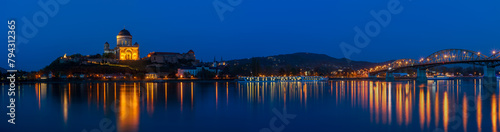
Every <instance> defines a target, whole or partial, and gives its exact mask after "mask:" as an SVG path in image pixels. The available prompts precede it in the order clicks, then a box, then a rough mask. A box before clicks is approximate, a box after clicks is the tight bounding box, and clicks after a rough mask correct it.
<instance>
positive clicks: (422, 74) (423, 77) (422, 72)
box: [416, 68, 427, 83]
mask: <svg viewBox="0 0 500 132" xmlns="http://www.w3.org/2000/svg"><path fill="white" fill-rule="evenodd" d="M426 71H427V69H423V68H418V69H417V78H416V81H417V82H418V83H424V82H427V72H426Z"/></svg>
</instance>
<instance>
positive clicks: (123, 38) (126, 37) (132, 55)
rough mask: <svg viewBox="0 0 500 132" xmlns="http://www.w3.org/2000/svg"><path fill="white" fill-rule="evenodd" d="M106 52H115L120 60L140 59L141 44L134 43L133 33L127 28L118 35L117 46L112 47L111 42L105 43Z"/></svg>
mask: <svg viewBox="0 0 500 132" xmlns="http://www.w3.org/2000/svg"><path fill="white" fill-rule="evenodd" d="M104 53H108V54H115V56H116V59H119V60H139V44H138V43H137V42H135V44H133V45H132V35H131V34H130V32H129V31H128V30H126V29H123V30H121V31H120V32H119V33H118V35H117V36H116V47H115V48H114V49H110V47H109V43H108V42H106V43H104Z"/></svg>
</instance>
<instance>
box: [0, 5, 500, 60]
mask: <svg viewBox="0 0 500 132" xmlns="http://www.w3.org/2000/svg"><path fill="white" fill-rule="evenodd" d="M40 1H42V2H44V1H47V0H40ZM48 1H52V0H48ZM214 1H215V0H162V1H154V2H152V1H147V2H146V1H144V0H70V1H69V3H67V4H64V5H60V6H59V10H58V12H57V13H54V14H55V15H54V16H53V17H52V16H48V22H47V23H46V24H45V25H43V26H41V27H36V28H37V29H38V32H37V33H36V34H35V35H33V37H32V38H29V39H27V40H29V42H28V43H18V45H17V56H16V59H17V65H18V66H17V67H18V69H22V70H39V69H41V68H43V67H44V66H46V65H48V64H50V62H52V61H53V60H54V59H56V58H57V57H60V56H62V55H64V54H65V53H67V54H68V55H70V54H74V53H81V54H83V55H88V54H98V53H99V54H102V52H103V44H104V43H105V42H106V41H107V42H109V43H110V45H111V47H115V46H116V35H117V34H118V32H119V31H120V30H122V29H123V28H124V26H125V28H126V29H128V30H129V31H130V32H131V34H132V36H133V41H134V43H135V42H138V43H139V44H140V54H141V57H144V56H146V55H147V54H148V53H149V52H152V51H157V52H181V53H184V52H187V51H188V50H190V49H192V50H194V51H195V53H196V57H197V58H198V59H200V60H203V61H212V60H213V58H214V56H215V57H216V58H217V59H220V57H223V58H224V59H225V60H227V59H241V58H249V57H258V56H269V55H277V54H289V53H295V52H312V53H321V54H327V55H329V56H332V57H336V58H343V57H344V54H343V53H342V51H341V48H340V46H339V45H340V43H341V42H346V43H348V44H350V45H353V46H354V42H353V38H354V36H355V35H356V33H355V31H354V30H353V28H354V27H356V26H358V27H361V29H364V27H365V25H366V24H367V23H369V22H370V21H373V20H375V19H374V17H372V15H371V14H370V11H371V10H373V11H375V12H378V11H380V10H387V8H388V3H389V0H241V3H238V1H237V0H229V1H232V2H231V3H228V1H227V0H219V1H220V3H223V4H219V5H224V4H225V5H227V6H226V7H229V8H232V9H233V10H232V11H227V12H225V13H224V14H223V17H224V19H223V20H222V19H221V18H220V17H219V15H218V13H217V12H216V9H215V7H214V4H213V3H214ZM37 2H38V0H5V1H2V5H1V8H0V12H2V15H0V18H1V20H3V21H4V24H5V25H4V26H1V27H2V31H4V32H5V34H6V33H7V30H8V29H7V22H6V21H7V20H9V19H15V20H16V27H17V30H16V31H17V33H18V34H17V36H21V37H23V32H22V31H21V30H22V27H23V26H25V25H26V23H25V22H23V21H22V18H23V17H26V18H27V19H28V20H29V21H33V16H34V14H36V13H37V12H43V9H42V7H40V6H39V5H38V3H37ZM399 2H400V6H401V7H402V11H401V12H400V13H399V14H393V15H392V17H391V18H392V19H391V21H390V23H389V24H388V25H387V26H386V27H382V28H381V29H380V33H379V34H378V35H376V36H375V37H371V41H370V43H369V44H368V45H367V46H366V47H364V48H358V49H359V54H357V53H355V54H352V56H351V59H353V60H364V61H372V62H381V61H387V60H392V59H399V58H414V59H419V58H421V57H425V56H427V55H429V54H431V53H433V52H435V51H438V50H441V49H449V48H459V49H470V50H474V51H481V52H482V53H486V54H488V55H489V54H491V52H492V50H494V49H496V50H500V45H499V44H500V8H499V5H500V1H498V0H481V1H478V0H438V1H435V0H412V1H408V0H401V1H399ZM51 8H53V7H51ZM6 38H7V37H6V36H5V37H3V39H2V41H3V42H4V43H6V41H7V40H6ZM18 42H19V40H18ZM4 48H5V49H4V50H1V52H0V53H1V54H3V55H4V56H5V57H2V61H3V62H5V63H3V64H2V65H0V67H7V63H6V62H7V50H6V47H4Z"/></svg>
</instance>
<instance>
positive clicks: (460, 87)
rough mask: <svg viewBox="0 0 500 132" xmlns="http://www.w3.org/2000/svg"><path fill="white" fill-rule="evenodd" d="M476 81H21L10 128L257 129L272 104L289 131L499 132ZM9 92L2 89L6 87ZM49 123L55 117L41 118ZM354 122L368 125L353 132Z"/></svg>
mask: <svg viewBox="0 0 500 132" xmlns="http://www.w3.org/2000/svg"><path fill="white" fill-rule="evenodd" d="M481 83H482V82H481V80H480V79H474V80H446V81H429V82H428V83H427V84H416V83H414V81H402V82H381V81H368V80H365V81H363V80H359V81H330V82H247V83H237V82H166V83H141V82H130V83H124V82H104V83H34V84H23V85H21V89H22V90H21V91H20V92H22V94H21V95H22V96H19V97H20V99H19V100H22V101H19V102H18V103H19V104H18V106H19V108H18V109H19V110H18V111H19V112H18V113H19V116H18V121H19V122H21V123H22V124H21V125H18V127H16V128H10V127H9V128H8V130H9V129H12V130H17V131H30V130H38V129H42V128H45V129H46V128H54V131H82V130H87V131H91V130H92V129H100V128H99V124H100V121H102V119H104V118H105V119H110V120H111V121H112V123H111V125H112V126H113V127H116V129H113V130H115V131H153V130H156V131H158V130H162V131H163V130H174V131H199V130H219V131H259V130H260V128H264V127H267V126H268V121H269V119H270V118H272V117H273V116H274V115H273V113H272V111H271V109H273V108H278V109H280V110H281V109H287V111H289V112H288V113H294V114H295V115H297V118H295V119H293V120H292V121H291V122H292V124H291V125H288V126H286V129H285V131H308V130H319V131H331V130H343V131H348V130H349V131H351V130H352V131H368V130H370V131H388V130H391V131H434V130H441V131H495V132H496V131H498V129H499V128H498V125H499V124H498V123H499V122H500V121H499V120H500V114H498V113H500V109H499V105H498V103H499V102H500V98H499V95H498V89H499V87H498V85H497V87H494V88H483V86H482V85H481ZM6 87H7V86H6V85H5V84H3V88H4V89H3V90H5V88H6ZM2 97H3V99H4V100H5V99H6V96H5V95H2ZM5 102H6V101H3V102H2V103H3V104H2V105H7V104H5ZM2 112H3V111H2ZM26 113H31V114H26ZM23 114H24V115H23ZM47 118H51V119H52V120H54V121H53V122H50V123H47V122H43V120H44V119H47ZM59 122H61V123H59ZM236 122H237V123H236ZM23 124H25V125H23ZM26 124H29V125H26ZM227 124H231V126H232V127H227V126H225V125H227ZM359 125H362V126H364V127H353V126H359ZM4 126H6V124H2V128H3V127H4ZM19 126H31V127H19ZM332 127H335V129H332ZM6 128H7V127H6Z"/></svg>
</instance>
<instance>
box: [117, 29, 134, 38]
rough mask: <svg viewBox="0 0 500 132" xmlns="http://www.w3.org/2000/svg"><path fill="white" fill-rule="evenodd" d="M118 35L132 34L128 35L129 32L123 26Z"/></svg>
mask: <svg viewBox="0 0 500 132" xmlns="http://www.w3.org/2000/svg"><path fill="white" fill-rule="evenodd" d="M118 35H128V36H132V35H130V32H129V31H128V30H127V29H125V28H124V29H123V30H121V31H120V32H119V33H118Z"/></svg>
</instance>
